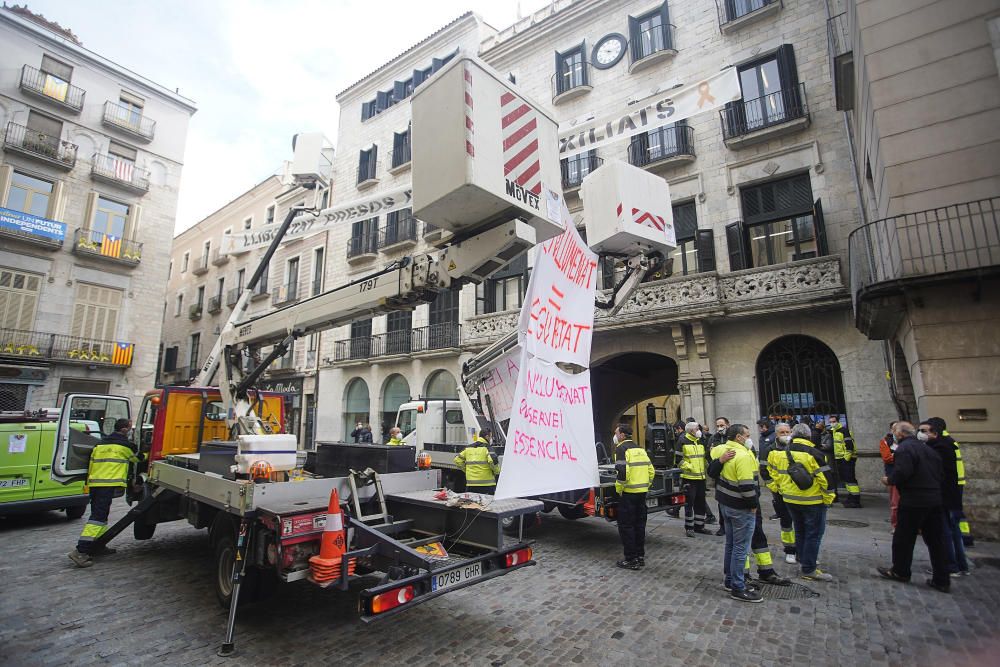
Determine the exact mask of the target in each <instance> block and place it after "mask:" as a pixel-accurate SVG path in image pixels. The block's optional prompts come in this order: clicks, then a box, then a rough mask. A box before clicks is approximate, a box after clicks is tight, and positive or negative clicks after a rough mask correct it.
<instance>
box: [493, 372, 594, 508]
mask: <svg viewBox="0 0 1000 667" xmlns="http://www.w3.org/2000/svg"><path fill="white" fill-rule="evenodd" d="M526 356H527V355H526ZM593 410H594V408H593V401H592V397H591V395H590V371H589V370H587V371H584V372H582V373H577V374H575V375H573V374H570V373H566V372H564V371H562V370H561V369H560V368H559V367H558V366H556V365H555V364H550V363H546V362H545V361H542V360H541V359H534V358H531V357H527V360H526V362H525V363H524V365H522V366H521V373H520V374H519V376H518V381H517V392H516V393H515V394H514V412H513V414H512V415H511V419H510V426H509V427H508V428H507V445H506V447H505V449H504V457H503V467H502V468H501V471H500V479H499V480H498V482H497V490H496V494H495V496H496V497H497V498H524V497H526V496H535V495H539V494H542V493H555V492H558V491H569V490H572V489H585V488H590V487H593V486H597V485H598V484H599V483H600V479H599V475H598V472H597V449H596V447H595V446H594V413H593Z"/></svg>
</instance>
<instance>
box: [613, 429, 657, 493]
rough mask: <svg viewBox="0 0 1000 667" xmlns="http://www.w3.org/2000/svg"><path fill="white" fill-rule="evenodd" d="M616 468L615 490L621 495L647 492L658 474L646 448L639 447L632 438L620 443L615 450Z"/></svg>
mask: <svg viewBox="0 0 1000 667" xmlns="http://www.w3.org/2000/svg"><path fill="white" fill-rule="evenodd" d="M615 468H616V469H617V470H618V479H617V480H616V481H615V491H617V492H618V494H619V495H621V494H622V493H646V492H647V491H649V487H650V485H651V484H652V483H653V476H654V475H656V470H654V469H653V463H652V462H651V461H650V460H649V455H648V454H647V453H646V450H645V449H643V448H642V447H637V446H636V444H635V443H634V442H632V441H631V440H625V441H624V442H621V443H619V444H618V448H617V449H616V450H615Z"/></svg>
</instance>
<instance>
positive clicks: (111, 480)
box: [87, 442, 139, 487]
mask: <svg viewBox="0 0 1000 667" xmlns="http://www.w3.org/2000/svg"><path fill="white" fill-rule="evenodd" d="M138 461H139V459H138V458H137V457H136V455H135V454H134V453H132V450H131V449H130V448H128V447H126V446H125V445H121V444H118V443H114V442H102V443H101V444H99V445H97V446H96V447H94V451H93V452H92V453H91V455H90V466H89V468H88V469H87V485H88V486H91V487H97V486H126V485H127V482H128V464H129V463H138Z"/></svg>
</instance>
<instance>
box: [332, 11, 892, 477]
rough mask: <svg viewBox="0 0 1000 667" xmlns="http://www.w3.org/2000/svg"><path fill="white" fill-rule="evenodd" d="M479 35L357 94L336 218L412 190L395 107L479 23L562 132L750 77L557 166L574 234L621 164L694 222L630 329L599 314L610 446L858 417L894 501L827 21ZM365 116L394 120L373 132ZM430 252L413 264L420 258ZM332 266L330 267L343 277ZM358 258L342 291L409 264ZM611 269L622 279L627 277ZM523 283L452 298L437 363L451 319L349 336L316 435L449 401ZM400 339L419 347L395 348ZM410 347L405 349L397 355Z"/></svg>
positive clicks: (489, 57)
mask: <svg viewBox="0 0 1000 667" xmlns="http://www.w3.org/2000/svg"><path fill="white" fill-rule="evenodd" d="M473 22H474V17H471V16H467V17H463V18H462V19H460V20H459V21H458V22H456V23H454V24H452V25H451V26H449V27H448V28H446V29H445V30H444V31H442V32H439V33H437V34H436V35H435V36H432V37H431V38H428V40H425V41H424V42H422V43H421V44H420V45H418V46H417V47H415V48H414V49H413V50H411V51H408V52H407V53H405V54H403V55H402V56H400V57H399V58H397V59H396V60H394V61H392V62H390V63H388V64H387V65H386V66H384V67H383V68H380V69H379V70H378V71H376V72H375V73H373V74H371V75H368V76H367V77H365V78H364V79H362V81H360V82H358V83H357V84H355V85H354V86H352V87H351V88H349V89H348V90H347V91H345V92H344V93H341V95H340V96H339V97H338V101H339V102H340V104H341V107H342V113H341V119H342V120H341V129H340V134H339V136H340V137H341V139H340V146H338V167H337V173H338V186H337V189H335V197H334V199H335V201H346V200H349V199H352V198H355V197H356V195H357V192H358V191H360V188H358V187H356V186H362V187H367V186H369V185H371V186H372V187H373V188H386V189H389V188H391V187H393V186H394V185H395V184H396V183H399V182H403V181H408V178H406V177H405V175H404V174H405V172H404V173H403V174H398V173H393V170H394V167H393V163H392V162H391V160H389V156H386V155H385V152H386V151H385V150H384V149H385V147H387V146H389V145H390V144H391V143H392V142H393V141H394V137H395V136H398V135H399V134H400V133H401V132H403V131H405V130H406V128H407V127H408V125H407V122H408V118H407V114H406V111H405V109H406V105H399V106H396V105H392V104H388V105H385V106H384V110H382V109H381V106H382V105H384V103H385V97H384V96H381V95H382V93H381V92H380V91H392V90H395V86H396V85H398V83H399V82H402V84H403V86H402V89H403V90H405V89H406V79H408V78H409V76H410V72H411V71H413V70H414V69H417V68H420V67H422V66H423V65H421V63H422V62H423V61H424V60H427V61H428V62H430V60H431V59H432V58H433V57H438V58H440V55H439V54H440V53H442V52H444V53H447V52H448V51H449V49H450V48H454V46H458V45H460V42H462V41H463V40H462V39H461V38H459V36H458V35H454V37H452V34H453V33H454V32H456V31H458V30H459V28H460V27H461V26H463V25H468V26H469V32H470V39H471V36H472V33H477V34H478V35H479V37H480V39H481V41H480V42H479V44H478V45H477V46H476V47H474V48H473V49H472V50H470V51H467V52H474V53H478V55H479V56H480V57H481V58H483V59H484V60H485V61H486V62H487V63H489V64H490V65H492V66H493V67H494V68H495V69H496V70H497V71H499V72H500V73H501V74H504V75H507V76H509V77H510V78H511V79H512V80H514V81H515V82H516V83H517V85H518V86H519V87H520V88H521V89H522V90H523V91H524V92H525V93H526V94H527V95H528V96H529V97H531V98H533V99H534V100H535V101H537V102H539V103H541V104H542V105H543V106H545V107H547V108H548V110H549V111H550V112H551V113H552V114H553V115H554V116H555V118H556V119H557V120H558V121H560V122H566V121H570V120H573V119H577V118H581V117H586V116H589V115H591V114H594V115H596V116H601V115H603V114H607V113H612V112H615V111H617V110H621V109H626V108H627V107H628V106H629V104H630V103H631V102H633V101H636V100H641V99H644V98H646V97H648V96H650V95H652V94H654V93H656V92H658V91H663V90H667V89H669V88H671V87H673V86H675V85H677V84H680V83H692V82H697V81H698V80H700V79H701V78H703V77H705V76H707V75H709V74H711V73H713V72H716V71H718V70H719V69H721V68H723V67H725V66H735V67H737V68H738V69H739V72H740V79H741V85H742V86H743V89H744V101H743V102H742V103H736V104H733V105H730V106H729V107H727V108H726V109H725V110H723V111H721V112H714V113H705V114H701V115H698V116H695V117H693V118H691V119H689V120H688V122H687V123H683V124H678V125H677V126H674V127H669V128H667V129H664V130H662V131H656V132H653V133H650V134H649V135H641V136H639V137H637V138H634V139H633V140H631V141H622V142H619V143H617V144H612V145H609V146H607V147H603V148H598V149H597V151H596V152H594V153H590V154H583V155H582V156H580V157H578V158H570V159H569V160H567V161H565V162H564V164H563V166H562V169H563V174H562V176H563V184H562V185H563V191H564V193H565V196H566V198H567V202H568V204H569V206H570V209H571V211H572V212H573V213H574V216H575V217H578V218H579V217H580V216H581V215H582V214H583V206H582V203H581V201H580V198H579V185H580V181H581V180H582V178H583V177H584V176H585V175H586V174H587V173H589V172H590V171H592V170H594V169H597V168H600V165H601V164H602V163H603V161H604V160H609V159H617V160H622V161H631V162H632V163H633V164H636V165H638V166H642V167H644V168H646V169H648V170H650V171H653V172H654V173H657V174H659V175H661V176H662V177H663V178H664V179H665V180H666V181H667V182H668V184H669V185H670V189H671V198H672V203H673V206H674V211H675V218H676V219H677V220H679V221H683V223H682V225H681V226H682V227H683V235H682V236H683V240H684V243H683V244H682V245H681V247H680V248H679V249H678V251H677V252H676V253H675V254H674V256H673V257H672V258H671V263H670V264H669V265H668V266H667V267H664V270H663V272H662V273H661V274H660V275H659V276H657V278H658V279H656V280H651V281H649V282H647V283H646V284H645V285H643V287H642V288H641V289H640V290H639V292H638V293H637V294H636V295H635V296H634V297H633V298H632V299H631V300H630V301H629V303H628V304H626V306H625V307H624V309H623V310H622V312H621V313H620V314H619V315H618V316H617V317H614V318H609V317H606V316H604V315H603V314H602V313H598V317H597V327H598V329H597V330H598V334H597V336H596V337H595V342H594V355H593V374H592V377H593V383H594V396H595V401H596V403H597V406H596V415H595V417H596V427H597V432H598V433H599V434H600V437H601V438H602V439H604V440H610V433H611V429H612V426H613V424H614V422H615V421H616V420H617V419H619V417H620V415H622V413H623V412H627V411H628V410H629V409H630V408H632V407H633V406H635V405H637V404H638V405H643V404H645V403H646V402H647V401H649V400H650V399H653V398H656V399H657V400H658V401H659V403H660V404H661V405H672V406H673V405H678V406H679V408H678V409H676V411H675V412H676V413H675V414H669V415H667V417H668V418H670V419H674V418H677V417H681V418H683V417H687V416H693V417H695V418H696V419H698V420H703V421H704V420H712V419H714V418H715V417H716V416H727V417H729V418H730V419H732V420H733V421H741V422H744V423H750V424H752V423H753V422H754V421H756V420H757V419H758V418H760V417H761V416H763V415H770V416H778V415H786V414H788V415H796V416H804V415H811V416H813V417H817V418H818V417H823V416H825V415H828V414H832V413H837V414H840V415H846V418H847V421H848V423H849V424H850V426H851V428H852V430H853V432H854V435H855V436H856V438H857V441H858V443H859V447H860V448H861V450H862V451H863V452H864V453H865V454H866V455H867V456H866V458H865V459H864V460H863V462H862V465H861V466H860V468H861V475H862V486H864V487H867V488H868V489H869V490H874V489H875V488H877V484H876V478H877V476H878V475H879V474H880V471H881V465H880V464H879V463H878V461H877V459H876V458H874V457H876V456H877V454H876V452H877V443H878V439H879V437H880V436H881V434H882V432H883V429H884V428H885V424H886V423H887V422H888V421H889V420H890V419H891V418H893V417H894V416H895V415H896V410H895V407H894V405H893V402H892V400H891V397H890V394H889V390H888V386H887V383H886V380H885V373H884V369H885V367H886V366H885V360H884V358H883V351H882V348H881V346H880V345H879V344H877V343H873V342H871V341H869V340H867V339H866V338H865V337H864V336H862V335H861V334H860V333H859V332H858V331H857V330H856V329H855V328H854V326H853V315H852V310H851V300H850V293H849V290H848V286H847V264H846V258H847V237H848V234H849V233H850V231H851V230H852V229H854V228H855V227H857V225H858V224H859V222H860V215H861V214H860V211H859V204H858V199H857V197H856V196H855V189H854V184H853V179H852V174H851V167H850V161H849V159H848V158H849V153H850V150H849V143H848V139H847V135H846V134H845V131H844V120H843V116H842V114H841V112H839V111H838V110H837V109H836V107H835V100H834V88H833V85H832V79H831V62H830V58H829V54H828V44H829V41H828V25H827V14H826V11H825V5H824V3H822V2H816V1H811V2H810V1H806V0H787V1H785V2H781V3H778V2H733V3H721V2H720V3H715V2H711V1H707V0H703V1H700V2H689V3H677V2H674V3H669V2H667V3H663V2H625V3H621V2H614V3H612V2H601V1H598V0H578V1H576V2H556V3H553V4H552V5H550V6H548V7H546V8H544V9H542V10H540V11H539V12H536V13H535V14H533V15H532V16H529V17H526V18H525V19H523V20H521V21H519V22H518V23H517V24H515V25H514V26H511V27H510V28H507V29H505V30H502V31H494V30H492V29H490V28H489V27H488V26H482V25H474V23H473ZM437 44H440V45H441V46H436V45H437ZM432 45H434V46H432ZM446 45H447V46H446ZM466 48H467V47H466ZM370 101H371V103H372V104H374V106H375V107H379V108H380V112H379V113H378V114H376V115H374V116H373V117H371V118H368V117H367V116H366V114H367V107H365V106H364V105H365V104H368V103H369V102H370ZM372 145H377V146H378V149H377V154H378V158H377V167H376V170H375V173H374V176H375V178H374V179H369V178H367V176H368V173H367V172H365V173H363V174H360V175H359V174H358V171H359V170H364V169H368V167H367V166H366V163H365V160H366V156H365V154H364V153H363V152H362V151H366V150H370V149H371V147H372ZM386 161H388V163H386ZM355 176H357V178H355ZM362 176H364V177H365V178H362ZM371 180H374V181H376V182H375V183H369V182H366V181H371ZM348 190H351V192H348ZM376 191H377V190H376ZM386 223H387V221H386V220H385V219H384V216H383V219H380V220H379V221H377V222H376V223H374V225H377V226H378V228H379V229H380V230H381V229H382V228H383V227H384V226H385V224H386ZM417 224H418V225H423V223H417ZM423 228H424V229H426V226H423ZM341 233H342V234H343V235H344V237H345V238H344V240H342V241H340V242H341V243H345V242H346V243H347V244H351V243H354V244H355V245H356V246H357V247H356V248H352V246H350V245H348V254H351V253H352V252H353V251H356V250H360V251H363V250H365V248H364V238H365V233H366V232H365V229H363V228H356V229H355V230H346V229H345V230H342V232H341ZM380 233H381V232H380ZM417 236H418V239H417V241H416V242H415V243H414V244H413V245H412V249H416V250H419V249H420V248H422V247H424V246H423V244H422V242H421V240H420V239H419V236H420V234H419V233H418V234H417ZM352 239H357V240H352ZM336 243H337V242H336V241H335V245H336ZM337 254H338V253H337V252H336V251H331V269H334V265H333V263H334V262H336V261H338V260H337V258H336V255H337ZM357 255H359V256H354V257H351V258H350V261H349V262H348V264H347V266H346V267H344V270H343V273H342V274H341V273H340V271H341V269H335V270H334V272H332V273H331V274H330V279H331V280H335V279H337V275H338V274H340V275H344V276H345V277H356V276H357V275H358V274H360V273H362V272H363V271H364V270H370V269H371V268H373V267H375V266H381V265H383V264H384V263H385V259H388V258H389V257H391V256H392V255H391V253H390V252H385V251H383V249H381V248H379V247H378V246H377V244H376V246H375V248H374V250H373V251H372V252H370V253H368V252H358V253H357ZM361 256H365V257H367V256H370V257H371V259H370V260H367V259H363V258H362V257H361ZM366 262H367V263H366ZM605 268H606V269H607V270H606V271H604V273H605V274H606V276H607V280H608V281H610V280H612V279H613V278H612V276H613V275H614V270H613V269H612V268H611V267H610V266H609V267H605ZM528 273H529V267H528V264H527V263H526V262H525V263H521V264H517V265H514V266H509V267H505V269H504V270H502V271H501V272H500V273H499V274H498V275H497V276H494V279H492V280H491V281H488V282H487V283H486V284H485V285H483V286H482V287H480V288H478V289H476V288H472V287H466V288H465V289H464V290H463V291H462V293H461V295H459V296H458V297H457V301H458V304H457V324H456V325H454V326H456V329H457V330H456V332H455V335H451V334H440V333H439V334H438V335H437V338H433V337H432V338H431V339H433V340H436V345H437V347H433V348H432V349H424V348H423V347H422V343H423V339H422V338H421V336H422V334H420V333H418V332H420V331H421V330H422V329H424V328H425V327H428V326H435V325H438V324H439V323H440V322H441V321H443V320H445V319H446V318H444V317H442V313H446V312H448V310H449V308H451V307H452V303H451V302H449V303H447V304H446V306H447V307H440V306H436V305H433V304H432V306H431V307H430V308H427V307H424V308H421V309H418V310H417V311H416V312H415V313H414V314H413V317H412V320H411V321H410V322H409V326H408V327H406V326H405V323H404V324H400V323H398V322H396V323H394V324H393V327H394V328H393V329H392V330H390V329H389V324H388V322H386V319H387V318H385V317H378V318H375V320H374V323H373V325H372V327H371V329H369V328H368V325H367V324H363V325H360V326H359V325H354V326H353V328H348V327H344V328H342V329H341V330H340V331H338V332H336V333H335V334H334V336H332V337H331V338H332V340H331V341H330V343H332V345H333V348H332V349H329V350H327V349H324V357H325V359H326V360H328V361H329V363H325V364H324V365H323V366H321V368H320V385H321V387H322V389H321V395H322V399H321V403H322V404H323V405H324V406H328V407H329V408H330V409H329V410H324V411H323V412H324V417H322V418H321V419H320V421H319V433H320V439H324V438H343V437H345V436H346V435H347V433H348V432H349V431H350V426H349V425H350V423H352V422H353V421H354V420H355V419H356V418H357V416H358V415H360V414H365V415H367V416H368V417H369V418H370V420H371V421H372V423H373V426H375V427H376V432H378V428H377V424H376V422H377V421H381V422H386V423H388V422H387V421H386V420H387V418H388V417H387V416H388V415H389V414H391V412H392V405H393V403H394V402H395V401H397V400H398V397H399V396H400V395H402V394H405V393H407V392H405V391H403V390H404V389H406V388H408V389H409V392H408V394H409V395H410V396H414V397H416V396H418V395H424V396H426V395H428V394H432V393H435V392H440V391H443V388H442V386H441V385H443V383H440V384H438V383H435V385H434V386H433V387H430V386H429V383H431V382H434V381H435V380H437V379H438V378H440V377H441V375H440V373H438V371H440V370H445V371H447V372H448V373H450V374H451V375H452V377H457V376H458V372H459V370H460V367H461V362H462V361H463V360H464V359H465V358H467V357H468V355H470V354H472V353H474V352H475V351H476V350H479V349H482V348H483V347H485V346H486V345H487V344H489V343H490V342H492V341H493V340H496V339H497V337H499V336H500V335H501V334H502V333H504V332H506V331H509V330H510V329H511V328H512V327H513V325H514V322H515V320H516V317H517V309H518V308H519V306H520V298H521V295H522V294H523V289H524V287H525V286H526V282H527V276H528ZM447 298H449V299H453V298H455V297H452V296H450V295H448V296H447ZM432 309H435V310H436V312H437V315H436V317H435V319H434V320H433V322H432V320H431V314H432V313H433V312H434V311H432ZM405 329H412V332H411V333H410V334H406V333H404V334H399V333H396V332H399V331H405ZM400 336H402V337H403V338H404V339H405V340H406V341H408V342H406V343H399V342H398V338H399V337H400ZM455 339H457V340H455ZM394 340H396V342H395V343H394V342H393V341H394ZM453 340H455V343H454V344H452V341H453ZM405 345H409V346H410V348H409V353H408V354H407V353H406V349H405V347H401V346H405ZM400 378H401V379H402V380H403V381H405V384H404V382H401V381H400ZM670 397H675V398H673V399H672V400H671V399H670Z"/></svg>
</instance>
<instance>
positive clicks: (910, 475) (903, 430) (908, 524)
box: [878, 421, 951, 593]
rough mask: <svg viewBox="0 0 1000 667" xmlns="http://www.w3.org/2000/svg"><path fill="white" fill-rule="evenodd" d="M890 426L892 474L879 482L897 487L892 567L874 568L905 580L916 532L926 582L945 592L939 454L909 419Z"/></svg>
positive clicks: (947, 579)
mask: <svg viewBox="0 0 1000 667" xmlns="http://www.w3.org/2000/svg"><path fill="white" fill-rule="evenodd" d="M892 429H893V434H894V435H895V436H896V441H897V442H898V443H899V446H898V447H897V448H896V454H895V458H894V462H893V470H892V475H890V476H887V477H883V478H882V483H883V484H886V485H889V484H892V485H894V486H895V487H896V488H897V489H898V490H899V517H898V519H897V523H896V532H895V533H893V536H892V567H880V568H878V572H879V574H880V575H882V576H883V577H885V578H886V579H892V580H894V581H902V582H907V581H909V580H910V575H911V574H912V571H911V566H912V565H913V546H914V544H916V541H917V533H920V534H921V535H922V536H923V538H924V544H926V545H927V551H928V552H929V553H930V556H931V567H932V569H933V572H934V574H933V576H932V578H931V579H928V580H927V585H928V586H930V587H931V588H935V589H937V590H939V591H941V592H943V593H947V592H948V591H949V590H950V587H951V578H950V577H949V575H948V551H947V547H946V546H945V538H944V508H943V505H942V501H941V478H942V468H941V457H940V456H938V453H937V452H935V451H934V450H933V449H931V447H930V446H929V445H928V444H927V443H926V442H923V441H921V440H919V439H917V437H916V436H917V429H915V428H914V427H913V424H911V423H910V422H905V421H900V422H896V423H895V424H894V425H893V427H892Z"/></svg>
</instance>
